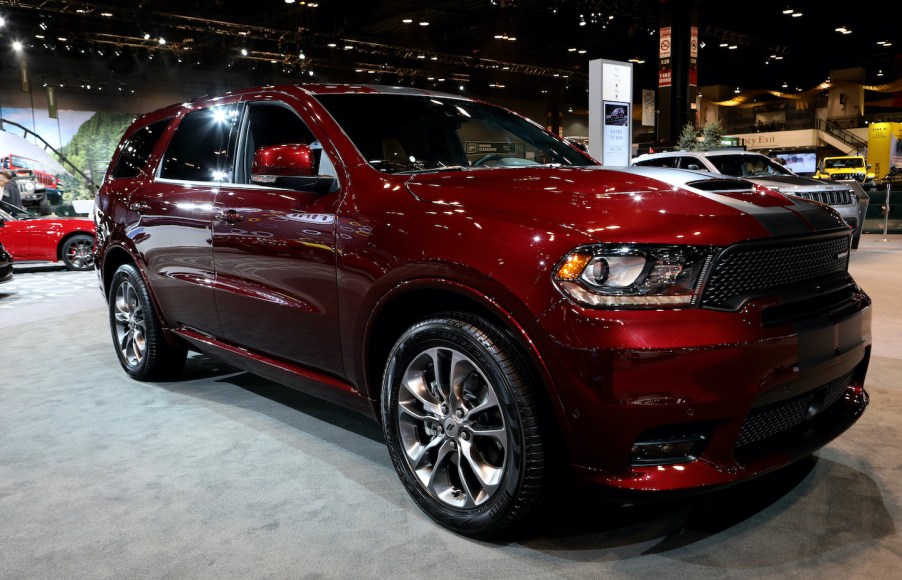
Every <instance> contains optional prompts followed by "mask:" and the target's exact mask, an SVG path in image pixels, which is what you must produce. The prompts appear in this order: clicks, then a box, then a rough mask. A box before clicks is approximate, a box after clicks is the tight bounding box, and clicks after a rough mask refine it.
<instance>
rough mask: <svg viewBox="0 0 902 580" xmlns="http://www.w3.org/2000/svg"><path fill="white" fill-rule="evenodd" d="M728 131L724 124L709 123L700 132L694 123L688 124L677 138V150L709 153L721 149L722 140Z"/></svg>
mask: <svg viewBox="0 0 902 580" xmlns="http://www.w3.org/2000/svg"><path fill="white" fill-rule="evenodd" d="M725 132H726V130H725V129H724V126H723V123H722V122H720V121H719V120H718V121H708V122H707V123H705V126H704V128H703V129H702V130H701V131H699V130H698V128H696V127H695V125H693V124H692V123H686V124H685V125H684V126H683V131H682V132H681V133H680V136H679V137H678V138H677V148H678V149H680V150H682V151H708V150H709V149H715V148H717V147H720V142H721V139H722V138H723V135H724V133H725Z"/></svg>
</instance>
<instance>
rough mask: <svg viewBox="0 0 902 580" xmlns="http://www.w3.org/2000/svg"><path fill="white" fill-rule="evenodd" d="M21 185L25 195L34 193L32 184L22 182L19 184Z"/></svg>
mask: <svg viewBox="0 0 902 580" xmlns="http://www.w3.org/2000/svg"><path fill="white" fill-rule="evenodd" d="M21 185H22V186H23V189H24V190H25V192H26V193H33V192H34V183H33V182H31V181H23V182H21Z"/></svg>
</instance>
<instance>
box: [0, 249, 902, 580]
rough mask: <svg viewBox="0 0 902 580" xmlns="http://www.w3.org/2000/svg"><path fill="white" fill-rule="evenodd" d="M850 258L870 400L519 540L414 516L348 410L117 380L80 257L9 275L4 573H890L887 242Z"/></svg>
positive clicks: (894, 360) (894, 481)
mask: <svg viewBox="0 0 902 580" xmlns="http://www.w3.org/2000/svg"><path fill="white" fill-rule="evenodd" d="M852 272H853V274H854V275H855V276H856V279H857V280H858V281H859V283H860V284H861V285H862V286H863V287H865V289H866V290H868V291H869V293H870V294H871V295H872V297H873V298H874V300H875V307H874V312H875V323H874V341H875V347H874V356H873V358H872V361H871V367H870V373H869V376H868V382H867V387H868V390H869V392H870V394H871V397H872V398H871V405H870V407H869V409H868V411H867V412H866V413H865V415H864V416H863V417H862V419H861V420H860V421H859V422H858V423H857V424H856V425H855V426H854V427H853V428H852V429H851V430H850V431H849V432H847V433H845V434H844V435H843V436H841V437H840V438H839V439H837V440H836V441H834V442H833V443H831V444H830V445H829V446H827V447H825V448H824V449H823V450H821V451H820V452H818V453H817V454H816V456H815V457H814V458H812V459H811V460H810V461H804V462H801V463H799V464H798V465H796V466H794V467H792V468H791V469H788V470H786V471H784V472H781V473H778V474H775V475H773V476H769V477H766V478H762V479H759V480H756V481H754V482H752V483H750V484H745V485H742V486H738V487H733V488H730V489H728V490H725V491H723V492H720V493H716V494H708V495H704V496H699V497H695V498H692V499H684V500H681V501H667V502H659V503H654V504H643V505H637V506H612V505H610V504H607V503H604V502H601V501H598V500H596V499H594V498H591V497H584V496H577V495H573V496H570V495H566V497H560V498H558V500H557V501H555V502H554V503H553V505H552V509H551V510H549V513H548V514H547V515H546V516H545V523H544V525H543V527H542V529H541V530H540V532H538V533H537V534H536V535H534V536H531V537H525V538H521V539H518V540H516V541H510V542H505V543H486V542H478V541H472V540H468V539H465V538H462V537H460V536H457V535H455V534H453V533H450V532H447V531H446V530H444V529H442V528H440V527H438V526H437V525H435V524H433V523H432V522H431V521H430V520H429V519H428V518H427V517H425V516H424V515H423V514H421V513H420V511H419V510H418V509H417V508H416V506H415V505H414V504H413V502H412V501H411V500H409V499H408V497H407V495H406V494H405V492H404V491H403V489H402V487H401V485H400V483H399V481H398V480H397V477H396V475H395V473H394V471H393V470H392V467H391V464H390V461H389V458H388V454H387V452H386V450H385V447H384V444H383V442H382V439H381V434H380V431H379V429H378V428H377V426H376V425H375V424H372V423H370V422H368V421H367V420H366V419H365V418H362V417H359V416H357V415H355V414H353V413H351V412H349V411H345V410H343V409H340V408H337V407H334V406H332V405H329V404H327V403H324V402H321V401H319V400H317V399H314V398H311V397H308V396H305V395H303V394H300V393H297V392H295V391H292V390H291V389H287V388H284V387H281V386H279V385H276V384H274V383H271V382H268V381H266V380H263V379H260V378H258V377H256V376H253V375H250V374H247V373H243V372H238V371H236V370H235V369H232V368H230V367H227V366H224V365H221V364H218V363H217V362H216V361H213V360H210V359H208V358H205V357H201V356H192V357H191V358H190V359H189V362H188V366H187V374H186V376H185V377H184V379H183V380H179V381H174V382H165V383H139V382H135V381H132V380H130V379H128V378H127V377H126V375H125V374H124V373H123V372H122V370H121V369H120V367H119V365H118V362H117V361H116V358H115V355H114V353H113V349H112V344H111V339H110V336H109V330H108V325H107V319H106V311H105V304H104V302H103V299H102V297H101V296H100V291H99V290H98V289H97V288H96V279H93V280H92V277H94V274H93V273H72V272H66V271H59V270H54V269H24V270H19V271H17V273H16V280H15V281H14V282H12V283H9V284H4V285H2V286H0V356H2V360H3V364H2V371H0V578H3V579H6V578H9V579H21V578H54V579H56V578H417V579H419V578H448V577H453V578H460V579H464V578H518V579H525V578H653V577H663V578H785V577H792V578H812V579H815V578H816V579H818V580H822V579H825V578H890V577H895V578H902V572H900V570H902V536H900V530H899V528H900V526H902V484H900V476H902V453H900V442H902V385H900V379H902V295H900V294H899V290H898V289H899V288H902V237H892V238H891V239H889V240H888V241H886V242H884V241H883V240H882V237H879V236H876V235H868V236H865V239H864V240H863V241H862V246H861V248H860V249H859V250H857V251H855V252H854V253H853V256H852ZM42 280H43V282H42ZM92 281H93V284H92ZM41 288H49V289H51V290H52V291H46V292H44V294H45V297H44V298H43V299H35V298H34V297H33V293H34V292H40V291H41V290H40V289H41ZM24 293H28V295H29V296H31V298H28V299H27V300H26V299H24V298H23V296H24ZM17 301H18V302H19V303H18V304H17V305H16V306H15V307H14V308H13V307H11V305H12V304H13V303H14V302H17Z"/></svg>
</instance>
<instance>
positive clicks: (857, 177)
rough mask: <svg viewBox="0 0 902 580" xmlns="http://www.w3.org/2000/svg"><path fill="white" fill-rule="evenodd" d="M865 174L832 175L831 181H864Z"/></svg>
mask: <svg viewBox="0 0 902 580" xmlns="http://www.w3.org/2000/svg"><path fill="white" fill-rule="evenodd" d="M864 178H865V174H864V173H833V174H832V175H830V179H832V180H833V181H841V180H843V179H846V180H850V179H854V180H855V181H864Z"/></svg>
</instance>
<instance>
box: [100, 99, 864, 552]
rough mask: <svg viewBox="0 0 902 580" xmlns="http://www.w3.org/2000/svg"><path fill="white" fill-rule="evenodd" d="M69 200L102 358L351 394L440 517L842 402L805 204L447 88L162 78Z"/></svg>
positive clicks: (526, 506) (666, 487)
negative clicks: (572, 139) (215, 92)
mask: <svg viewBox="0 0 902 580" xmlns="http://www.w3.org/2000/svg"><path fill="white" fill-rule="evenodd" d="M95 215H96V220H97V231H98V252H97V257H98V260H97V264H96V268H97V271H98V274H99V276H100V280H101V286H102V288H103V289H104V292H105V294H106V297H107V300H108V304H109V320H110V328H111V333H112V337H113V343H114V345H115V352H116V354H117V356H118V358H119V361H120V363H121V365H122V367H123V369H124V370H125V372H126V373H128V374H129V375H131V376H132V377H134V378H136V379H138V380H155V379H157V378H160V377H162V376H165V375H171V374H173V373H176V372H177V371H178V370H179V369H180V368H181V367H182V365H183V363H184V362H185V358H186V352H187V351H188V350H189V349H192V350H198V351H201V352H204V353H207V354H209V355H212V356H218V357H222V358H223V359H225V360H227V361H228V362H230V363H231V364H233V365H235V366H237V367H240V368H243V369H246V370H248V371H250V372H253V373H257V374H259V375H262V376H265V377H269V378H272V379H274V380H277V381H280V382H282V383H284V384H287V385H290V386H293V387H296V388H299V389H303V390H305V391H308V392H310V393H313V394H316V395H318V396H321V397H324V398H326V399H329V400H331V401H334V402H337V403H339V404H342V405H345V406H347V407H349V408H352V409H355V410H358V411H360V412H362V413H364V414H366V415H368V416H371V417H373V418H374V419H375V420H377V421H379V422H380V423H381V425H382V427H383V432H384V436H385V441H386V444H387V446H388V451H389V454H390V456H391V459H392V462H393V464H394V466H395V468H396V470H397V472H398V475H399V477H400V479H401V481H402V483H403V485H404V486H405V488H406V489H407V491H408V492H409V494H410V496H411V497H412V498H413V500H414V501H415V502H416V503H417V504H418V505H419V506H420V507H421V508H422V509H423V510H424V511H425V512H426V513H427V514H428V515H429V516H430V517H432V518H433V519H435V520H436V521H438V522H440V523H441V524H443V525H445V526H447V527H449V528H450V529H452V530H454V531H456V532H458V533H461V534H466V535H470V536H474V537H488V536H493V535H498V534H502V533H503V532H504V531H505V530H509V529H511V527H512V526H517V525H520V524H521V523H522V522H523V521H524V518H526V517H528V516H529V515H530V514H531V513H534V512H535V511H536V510H537V509H538V508H539V506H541V502H542V498H543V496H544V494H546V493H548V492H549V490H551V489H562V488H560V487H556V486H551V485H549V482H550V480H551V479H553V478H557V477H560V476H563V475H565V474H572V475H575V476H576V478H577V479H578V480H580V481H582V482H589V483H593V484H598V485H602V486H606V487H607V488H608V489H614V490H618V491H620V492H628V493H631V494H638V495H645V496H649V495H651V496H654V495H655V494H658V495H660V492H673V491H686V492H690V491H698V490H700V489H713V488H716V487H719V486H724V485H728V484H733V483H736V482H739V481H743V480H747V479H749V478H752V477H755V476H759V475H761V474H764V473H767V472H770V471H773V470H775V469H779V468H781V467H783V466H785V465H787V464H789V463H791V462H793V461H795V460H797V459H799V458H801V457H805V456H808V455H810V454H811V453H813V452H814V451H816V450H817V449H819V448H820V447H821V446H823V445H825V444H826V443H828V442H829V441H830V440H831V439H833V438H834V437H836V436H837V435H839V434H840V433H842V432H843V431H844V430H846V429H847V428H849V427H850V426H851V425H852V424H853V423H854V422H855V421H856V420H857V419H858V417H859V416H860V415H861V413H862V412H863V411H864V410H865V407H866V405H867V403H868V395H867V393H866V392H865V390H864V389H863V384H864V379H865V374H866V371H867V366H868V359H869V356H870V351H871V332H870V321H871V308H870V306H871V301H870V299H869V298H868V296H867V295H866V294H865V292H864V291H863V290H862V289H861V288H859V287H858V286H857V285H856V283H855V281H854V280H853V279H852V278H851V276H850V275H849V273H848V263H849V246H850V242H851V231H850V229H849V228H848V226H847V225H846V224H845V222H843V220H842V218H841V217H840V216H839V215H838V214H837V213H836V212H835V211H834V210H832V209H831V208H830V207H829V206H825V205H823V204H817V203H813V202H809V201H806V200H803V199H800V198H796V197H786V196H783V195H781V194H779V193H777V192H774V191H772V190H768V189H766V188H763V187H761V186H758V185H754V184H752V183H750V182H747V181H743V180H739V179H735V178H725V177H723V176H714V175H710V174H704V175H703V174H699V173H697V172H689V171H681V170H675V169H664V168H602V167H599V166H598V164H597V162H596V161H594V160H593V159H591V158H589V157H588V156H586V154H585V153H583V152H582V151H580V150H578V149H576V148H575V147H573V146H571V145H569V144H568V143H567V142H565V141H563V140H560V139H558V138H557V137H555V136H554V135H552V134H550V133H548V132H546V131H545V130H544V129H542V128H541V127H540V126H538V125H536V124H535V123H532V122H531V121H528V120H526V119H524V118H523V117H520V116H518V115H516V114H514V113H512V112H510V111H507V110H505V109H502V108H499V107H495V106H492V105H489V104H486V103H481V102H478V101H473V100H470V99H466V98H462V97H459V96H455V95H448V94H441V93H434V92H427V91H421V90H416V89H410V88H399V87H377V86H370V87H367V86H333V85H310V86H275V87H263V88H256V89H250V90H246V91H236V92H232V93H228V94H225V95H221V96H218V97H213V98H204V99H199V100H195V101H192V102H188V103H183V104H177V105H173V106H171V107H168V108H165V109H162V110H159V111H156V112H154V113H151V114H148V115H145V116H144V117H142V118H140V119H138V120H137V121H136V122H135V123H134V125H133V126H132V127H130V128H129V129H128V130H127V132H126V134H125V135H124V136H123V139H122V142H121V144H120V146H119V148H118V150H117V152H116V154H115V155H114V158H113V160H112V162H111V165H110V168H109V170H108V172H107V175H106V177H105V179H104V182H103V185H102V187H101V189H100V192H99V194H98V196H97V202H96V213H95ZM301 485H302V484H301Z"/></svg>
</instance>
